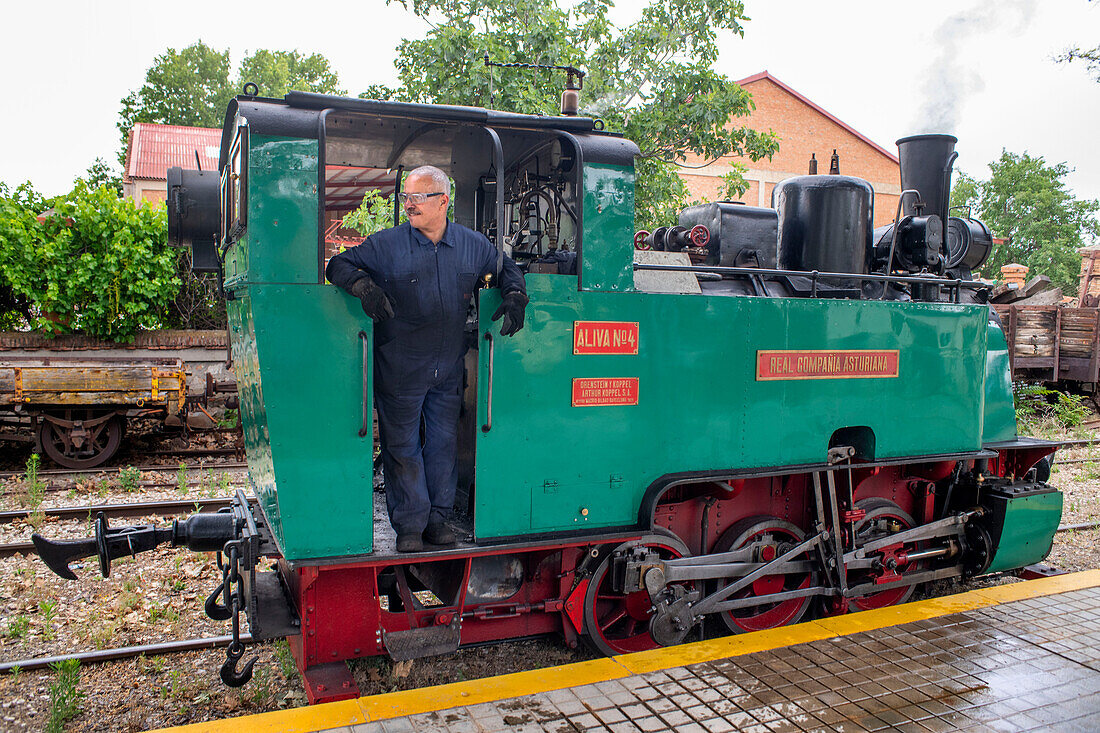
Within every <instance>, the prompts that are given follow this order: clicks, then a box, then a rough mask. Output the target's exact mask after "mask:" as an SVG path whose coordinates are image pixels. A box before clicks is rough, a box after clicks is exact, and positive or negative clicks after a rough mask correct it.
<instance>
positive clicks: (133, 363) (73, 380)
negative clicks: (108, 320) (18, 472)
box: [0, 357, 187, 468]
mask: <svg viewBox="0 0 1100 733" xmlns="http://www.w3.org/2000/svg"><path fill="white" fill-rule="evenodd" d="M186 402H187V372H186V371H185V370H184V367H183V362H182V361H181V360H179V359H148V360H129V359H128V360H119V361H107V362H105V361H104V360H103V359H95V360H90V359H87V358H79V357H78V358H64V357H49V358H37V357H29V358H27V357H24V358H20V357H14V358H12V357H9V358H5V359H3V360H2V361H0V411H3V412H7V413H10V414H12V415H14V416H16V417H18V418H22V419H29V420H30V422H31V424H32V425H33V427H34V431H35V440H36V442H37V443H38V447H39V448H40V450H42V451H43V452H44V453H45V454H46V455H47V456H48V457H49V458H50V459H51V460H53V461H54V462H55V463H59V464H61V465H63V466H68V467H70V468H92V467H94V466H98V465H100V464H102V463H104V462H106V461H107V460H109V459H110V458H111V457H112V456H113V455H114V454H115V452H116V451H117V450H118V447H119V444H120V443H121V440H122V435H123V431H124V427H125V418H127V417H155V418H158V419H164V418H168V417H178V416H179V415H180V414H181V413H183V411H184V407H185V405H186Z"/></svg>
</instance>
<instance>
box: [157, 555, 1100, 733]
mask: <svg viewBox="0 0 1100 733" xmlns="http://www.w3.org/2000/svg"><path fill="white" fill-rule="evenodd" d="M1096 586H1100V570H1086V571H1082V572H1079V573H1067V574H1065V575H1056V576H1053V577H1050V578H1039V579H1037V580H1026V581H1022V582H1019V583H1011V584H1009V585H999V586H995V587H991V588H979V589H977V590H972V591H966V592H965V593H959V594H956V595H953V596H944V597H942V598H931V599H928V600H925V601H916V602H913V603H906V604H904V605H901V606H889V607H887V608H881V609H876V610H873V611H863V612H861V613H852V614H845V615H843V616H833V617H831V618H824V619H818V620H816V621H807V622H805V623H801V624H796V625H794V626H784V627H782V628H778V629H770V630H768V631H757V632H754V633H749V634H739V635H737V636H725V637H721V638H718V639H709V640H707V641H697V642H692V643H690V644H681V645H679V646H674V647H663V648H660V649H654V650H652V651H648V652H637V653H635V654H621V655H619V656H616V657H610V658H607V659H595V660H592V661H588V662H576V663H574V664H565V665H561V666H559V667H550V668H547V669H537V670H531V671H528V672H516V673H514V674H506V675H500V676H498V677H488V678H485V679H479V680H468V681H465V682H454V683H451V684H447V685H439V686H436V687H424V688H420V689H417V690H404V691H402V692H389V693H384V694H381V695H371V696H370V697H361V698H359V699H357V700H344V701H341V702H330V703H325V704H322V705H314V706H312V707H305V708H294V709H292V710H276V711H274V712H270V713H260V714H258V715H251V716H245V717H241V718H227V719H225V720H214V721H209V722H206V723H195V724H192V725H186V726H181V727H177V728H167V729H163V732H164V733H167V731H171V732H172V733H199V732H200V731H201V732H203V733H227V732H228V731H234V732H236V731H248V732H250V733H251V732H252V731H256V732H257V733H267V732H268V731H270V732H271V733H275V732H276V731H286V732H287V733H307V732H309V731H323V730H326V729H328V728H339V727H341V726H347V725H355V724H358V723H365V722H370V721H378V720H389V719H391V718H402V717H405V716H407V715H415V714H417V713H426V712H432V711H441V710H447V709H448V708H454V707H459V706H467V705H478V704H480V703H487V702H497V701H500V700H507V699H509V698H514V697H522V696H526V695H535V694H538V693H541V692H551V691H553V690H561V689H564V688H567V687H577V686H580V685H589V684H593V683H596V682H606V681H608V680H615V679H622V678H624V677H629V676H630V675H634V674H642V673H645V672H655V671H658V670H663V669H672V668H674V667H683V666H685V665H689V664H698V663H699V662H712V661H715V660H718V659H727V658H729V657H737V656H741V655H744V654H752V653H754V652H762V651H768V650H770V649H777V648H779V647H785V646H793V645H795V644H805V643H807V642H810V641H819V640H821V639H831V638H835V637H838V636H849V635H851V634H859V633H862V632H865V631H873V630H875V629H881V628H884V627H887V626H896V625H899V624H906V623H910V622H912V621H921V620H924V619H930V618H936V617H938V616H946V615H949V614H953V613H961V612H963V611H972V610H975V609H978V608H985V607H987V606H994V605H997V604H1000V603H1009V602H1012V601H1022V600H1025V599H1028V598H1039V597H1042V596H1049V595H1055V594H1058V593H1068V592H1070V591H1075V590H1082V589H1084V588H1094V587H1096Z"/></svg>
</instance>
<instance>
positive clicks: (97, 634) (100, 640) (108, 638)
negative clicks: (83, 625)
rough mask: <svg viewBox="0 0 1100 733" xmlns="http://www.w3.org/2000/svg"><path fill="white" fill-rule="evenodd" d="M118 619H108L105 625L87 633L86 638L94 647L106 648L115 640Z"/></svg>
mask: <svg viewBox="0 0 1100 733" xmlns="http://www.w3.org/2000/svg"><path fill="white" fill-rule="evenodd" d="M118 624H119V622H118V619H113V620H111V621H108V622H107V623H106V624H105V625H103V626H101V627H100V628H98V629H96V630H95V631H93V632H91V633H90V634H88V639H89V640H90V641H91V642H92V646H94V647H95V648H96V649H106V648H107V647H109V646H111V644H112V643H114V641H115V635H116V634H117V633H118Z"/></svg>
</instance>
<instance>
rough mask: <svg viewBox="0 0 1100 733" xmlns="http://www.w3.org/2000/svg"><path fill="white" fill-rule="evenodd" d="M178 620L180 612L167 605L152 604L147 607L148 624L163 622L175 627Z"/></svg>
mask: <svg viewBox="0 0 1100 733" xmlns="http://www.w3.org/2000/svg"><path fill="white" fill-rule="evenodd" d="M179 620H180V612H179V611H177V610H176V609H174V608H172V607H171V606H169V605H168V604H167V603H154V604H153V605H152V606H150V607H149V623H151V624H155V623H157V622H160V621H164V622H165V623H167V624H168V625H170V626H175V625H176V624H177V623H178V622H179Z"/></svg>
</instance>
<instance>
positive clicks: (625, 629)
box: [584, 535, 689, 656]
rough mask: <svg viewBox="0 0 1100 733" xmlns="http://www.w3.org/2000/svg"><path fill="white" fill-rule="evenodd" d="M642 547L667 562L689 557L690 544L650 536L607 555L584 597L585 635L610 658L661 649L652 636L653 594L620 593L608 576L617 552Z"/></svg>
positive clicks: (641, 592) (642, 591)
mask: <svg viewBox="0 0 1100 733" xmlns="http://www.w3.org/2000/svg"><path fill="white" fill-rule="evenodd" d="M638 545H645V546H646V547H649V548H652V549H655V550H657V552H658V554H660V556H661V559H663V560H673V559H675V558H678V557H684V556H686V555H688V554H689V552H688V548H687V545H685V544H684V543H683V542H681V541H680V540H679V539H678V538H676V537H666V536H661V535H648V536H646V537H642V538H641V539H640V540H637V541H635V542H624V543H623V544H621V545H619V546H618V547H616V548H615V549H614V550H613V551H611V552H608V553H607V554H606V555H604V558H603V559H602V560H601V561H600V564H599V566H598V567H597V568H596V572H595V573H594V574H593V575H592V579H591V580H590V581H589V583H588V592H587V593H585V596H584V633H585V635H586V637H587V639H588V641H589V642H590V643H591V644H592V646H594V647H595V648H596V649H597V650H598V651H600V652H602V653H603V654H606V655H607V656H613V655H615V654H625V653H627V652H642V651H646V650H648V649H656V648H657V647H658V646H660V644H658V643H657V642H656V641H654V639H653V637H652V636H650V634H649V617H650V616H652V615H653V611H652V610H651V609H652V607H653V602H652V601H651V600H650V598H649V594H648V593H647V592H645V591H644V590H640V591H635V592H634V593H626V594H624V593H619V592H616V591H615V590H614V589H613V588H612V587H611V576H610V575H609V574H608V570H609V569H610V567H611V559H612V557H614V555H615V553H617V552H620V551H622V550H625V549H627V548H629V547H636V546H638Z"/></svg>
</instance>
